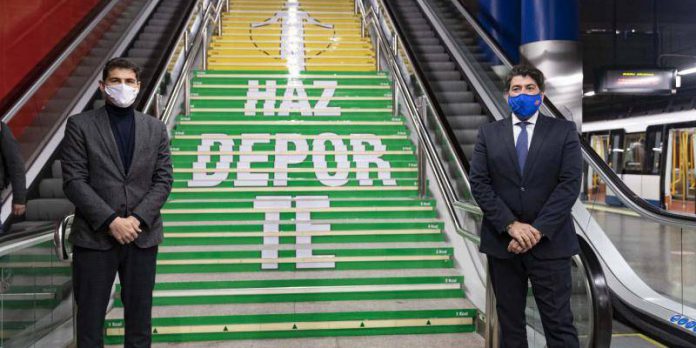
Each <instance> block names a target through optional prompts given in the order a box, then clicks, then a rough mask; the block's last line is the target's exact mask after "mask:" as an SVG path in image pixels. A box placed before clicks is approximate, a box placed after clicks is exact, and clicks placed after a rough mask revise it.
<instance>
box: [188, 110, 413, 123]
mask: <svg viewBox="0 0 696 348" xmlns="http://www.w3.org/2000/svg"><path fill="white" fill-rule="evenodd" d="M403 120H404V119H403V117H401V116H394V115H393V114H390V113H387V112H371V113H362V114H355V115H352V116H350V117H346V116H345V115H331V116H313V115H301V114H299V113H293V114H291V115H287V116H268V115H264V114H263V113H261V112H257V113H256V114H255V115H246V114H242V113H239V112H235V113H231V112H230V113H223V112H196V113H192V114H191V115H188V116H185V115H179V116H178V117H177V121H296V122H305V121H356V122H364V121H401V122H403Z"/></svg>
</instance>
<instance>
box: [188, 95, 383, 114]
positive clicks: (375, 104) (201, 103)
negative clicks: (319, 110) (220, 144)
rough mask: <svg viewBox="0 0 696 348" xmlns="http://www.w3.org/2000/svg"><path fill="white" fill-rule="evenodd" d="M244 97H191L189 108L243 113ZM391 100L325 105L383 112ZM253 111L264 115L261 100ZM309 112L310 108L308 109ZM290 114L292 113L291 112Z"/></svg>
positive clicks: (313, 103) (314, 103) (332, 101)
mask: <svg viewBox="0 0 696 348" xmlns="http://www.w3.org/2000/svg"><path fill="white" fill-rule="evenodd" d="M279 99H281V100H282V98H279ZM246 103H247V101H246V99H245V100H213V98H201V97H197V98H192V100H191V109H192V110H198V111H199V112H200V111H202V110H201V109H209V108H213V109H215V108H225V109H236V110H241V111H237V112H241V113H242V114H243V115H244V114H245V113H246V106H245V105H246ZM317 103H318V101H317V100H309V101H308V103H307V104H309V106H310V107H311V108H312V110H314V109H315V108H316V106H317ZM391 104H392V102H391V99H388V100H336V99H330V101H329V103H328V105H327V107H329V108H333V107H336V108H341V110H340V112H341V114H343V112H344V111H345V112H352V113H358V112H360V110H361V109H382V110H379V111H377V112H384V111H391V107H392V105H391ZM274 109H275V112H276V113H278V112H279V111H281V101H280V100H279V101H276V103H275V108H274ZM253 110H254V111H255V114H256V115H264V112H265V108H264V103H263V100H260V101H259V102H257V103H256V108H254V109H253ZM310 112H311V110H310ZM291 114H294V113H293V112H291ZM315 117H321V116H315Z"/></svg>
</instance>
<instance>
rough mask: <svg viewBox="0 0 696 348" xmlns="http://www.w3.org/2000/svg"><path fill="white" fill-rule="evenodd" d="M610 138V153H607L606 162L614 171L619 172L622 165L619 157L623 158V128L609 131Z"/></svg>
mask: <svg viewBox="0 0 696 348" xmlns="http://www.w3.org/2000/svg"><path fill="white" fill-rule="evenodd" d="M610 137H611V139H610V140H609V142H610V143H609V146H610V147H611V153H610V154H609V160H608V161H607V164H608V165H609V168H611V169H613V170H614V172H616V173H621V172H622V170H623V167H622V166H621V164H622V162H621V159H622V158H623V152H624V149H623V142H622V139H623V130H620V131H617V130H613V131H611V133H610Z"/></svg>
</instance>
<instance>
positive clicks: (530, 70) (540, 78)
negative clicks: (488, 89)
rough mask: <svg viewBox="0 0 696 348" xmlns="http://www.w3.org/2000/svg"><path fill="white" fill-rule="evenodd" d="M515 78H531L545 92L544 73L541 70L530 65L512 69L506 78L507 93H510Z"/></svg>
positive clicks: (516, 66) (517, 66)
mask: <svg viewBox="0 0 696 348" xmlns="http://www.w3.org/2000/svg"><path fill="white" fill-rule="evenodd" d="M515 76H529V77H531V78H532V80H534V82H536V84H537V86H539V90H540V91H542V92H543V91H544V73H543V72H541V70H539V69H537V68H535V67H533V66H529V65H515V66H513V67H512V69H511V70H510V72H509V73H508V75H507V77H506V78H505V92H508V91H510V83H511V82H512V78H513V77H515Z"/></svg>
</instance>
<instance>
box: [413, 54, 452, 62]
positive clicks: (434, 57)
mask: <svg viewBox="0 0 696 348" xmlns="http://www.w3.org/2000/svg"><path fill="white" fill-rule="evenodd" d="M419 56H420V57H419V58H423V59H424V60H426V61H428V62H449V61H450V56H449V54H445V53H426V54H420V55H419Z"/></svg>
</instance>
